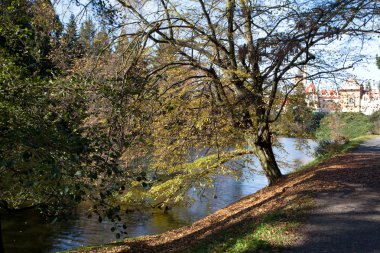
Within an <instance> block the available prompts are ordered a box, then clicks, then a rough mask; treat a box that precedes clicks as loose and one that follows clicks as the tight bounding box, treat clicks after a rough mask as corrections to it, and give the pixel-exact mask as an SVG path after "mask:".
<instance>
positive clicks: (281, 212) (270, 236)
mask: <svg viewBox="0 0 380 253" xmlns="http://www.w3.org/2000/svg"><path fill="white" fill-rule="evenodd" d="M371 138H374V136H362V137H358V138H355V139H352V140H351V141H349V142H348V143H345V144H343V145H341V146H339V147H337V148H335V149H334V150H332V152H330V153H328V154H325V155H323V156H321V157H318V158H317V159H316V160H315V161H313V162H311V163H309V164H307V165H305V166H303V167H302V170H298V171H297V172H295V173H292V174H290V175H287V176H286V178H285V179H284V180H283V181H281V182H280V183H278V184H276V185H274V186H271V187H266V188H264V189H262V190H260V191H258V192H257V193H255V194H252V195H249V196H247V197H245V198H243V199H241V200H239V201H237V202H236V203H234V204H232V205H230V206H227V207H225V208H223V209H221V210H219V211H217V212H215V213H213V214H211V215H210V216H207V217H205V218H204V219H201V220H200V221H197V222H195V223H193V224H191V225H189V226H186V227H183V228H180V229H177V230H173V231H168V232H166V233H163V234H161V235H156V236H145V237H139V238H131V239H127V240H125V241H124V242H119V243H114V244H108V245H105V246H100V247H91V248H81V249H78V250H74V251H71V252H256V251H258V252H278V251H280V250H281V249H282V248H286V247H287V245H289V244H290V242H292V241H294V240H295V239H296V237H297V233H296V232H297V231H298V229H299V227H300V225H301V224H302V221H303V219H304V218H305V217H306V215H307V213H308V211H309V210H310V209H311V208H312V207H313V194H315V193H316V192H318V191H325V190H328V189H334V188H335V187H337V185H336V184H334V183H333V182H331V180H328V179H329V178H330V174H328V173H331V169H330V168H329V167H330V165H331V164H333V163H335V164H339V163H340V162H341V161H342V160H347V159H346V158H343V159H342V158H341V157H335V158H334V156H338V155H342V154H343V153H345V152H347V151H350V150H352V149H354V148H356V147H357V146H358V145H359V144H360V143H362V142H364V141H366V140H369V139H371ZM327 159H331V160H328V161H327ZM332 167H334V166H332ZM335 167H337V166H335ZM328 171H330V172H328ZM322 172H323V173H322ZM327 172H328V173H327Z"/></svg>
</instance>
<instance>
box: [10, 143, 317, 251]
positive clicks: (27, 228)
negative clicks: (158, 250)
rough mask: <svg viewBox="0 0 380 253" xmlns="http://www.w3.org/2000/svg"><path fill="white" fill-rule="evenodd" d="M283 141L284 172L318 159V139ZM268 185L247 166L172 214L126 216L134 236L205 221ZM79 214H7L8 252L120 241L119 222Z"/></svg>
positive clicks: (83, 212)
mask: <svg viewBox="0 0 380 253" xmlns="http://www.w3.org/2000/svg"><path fill="white" fill-rule="evenodd" d="M280 142H281V144H282V146H283V149H284V150H286V152H285V153H284V152H280V149H276V151H275V153H276V157H277V160H278V161H287V164H282V163H281V165H280V166H281V170H282V171H283V173H289V172H290V171H291V168H294V167H296V166H299V165H302V164H304V163H307V162H309V161H311V160H312V159H313V156H312V150H314V149H315V147H316V143H315V142H314V141H311V140H308V141H306V142H307V144H308V145H309V147H310V149H309V150H307V149H305V148H304V147H301V148H300V149H297V147H298V145H299V144H300V142H302V141H300V140H298V139H292V138H283V139H281V140H280ZM303 142H304V141H303ZM256 164H257V162H256ZM266 185H267V180H266V178H265V176H263V175H260V174H253V173H252V172H251V171H250V170H249V168H246V169H244V170H243V173H242V175H241V177H240V180H238V181H236V180H235V179H234V178H233V177H226V176H218V177H217V179H216V183H215V188H214V189H211V190H208V191H206V192H205V194H204V196H203V197H200V198H198V199H197V200H196V201H195V203H194V204H192V205H191V206H189V207H177V208H173V209H172V210H170V211H169V212H167V213H163V212H162V211H161V210H147V211H144V212H133V213H128V214H124V217H122V219H123V220H125V221H127V225H128V228H127V232H128V236H129V237H135V236H140V235H153V234H159V233H162V232H165V231H168V230H171V229H175V228H178V227H181V226H184V225H187V224H189V223H192V222H194V221H196V220H199V219H201V218H203V217H205V216H207V215H208V214H210V213H213V212H215V211H216V210H219V209H220V208H222V207H224V206H226V205H228V204H231V203H233V202H235V201H237V200H239V199H240V198H242V197H244V196H247V195H249V194H252V193H254V192H256V191H257V190H259V189H261V188H263V187H265V186H266ZM74 213H75V214H74V217H73V218H72V219H69V220H67V221H65V222H56V223H55V224H46V223H44V220H42V218H41V217H40V216H38V214H36V213H34V212H32V211H30V212H28V213H23V214H19V215H17V216H12V217H3V235H4V242H5V247H6V249H5V252H6V253H21V252H22V253H24V252H57V251H62V250H67V249H72V248H76V247H79V246H83V245H97V244H104V243H108V242H111V241H114V240H115V234H114V233H111V232H110V229H111V227H113V226H114V224H113V223H111V222H110V221H107V220H105V221H103V222H102V223H98V222H97V219H96V218H95V217H94V218H92V219H88V218H87V214H86V207H85V206H82V207H79V208H77V209H76V210H75V212H74Z"/></svg>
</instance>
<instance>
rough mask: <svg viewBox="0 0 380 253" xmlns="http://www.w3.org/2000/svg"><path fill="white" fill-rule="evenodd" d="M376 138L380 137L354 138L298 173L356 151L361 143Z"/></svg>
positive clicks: (365, 136)
mask: <svg viewBox="0 0 380 253" xmlns="http://www.w3.org/2000/svg"><path fill="white" fill-rule="evenodd" d="M376 137H379V135H363V136H360V137H356V138H353V139H351V140H349V141H348V142H347V143H344V144H342V145H340V146H337V148H336V149H333V150H331V152H329V153H327V154H324V155H322V156H318V157H316V158H315V159H314V160H313V161H311V162H309V163H307V164H305V165H303V166H301V167H299V168H298V169H297V170H296V171H300V170H305V169H308V168H311V167H313V166H316V165H317V164H319V163H321V162H323V161H325V160H327V159H330V158H332V157H334V156H337V155H339V154H344V153H347V152H349V151H352V150H354V149H356V148H357V147H358V146H359V145H360V144H361V143H363V142H365V141H368V140H371V139H373V138H376Z"/></svg>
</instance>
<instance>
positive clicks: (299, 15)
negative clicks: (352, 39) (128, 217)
mask: <svg viewBox="0 0 380 253" xmlns="http://www.w3.org/2000/svg"><path fill="white" fill-rule="evenodd" d="M118 2H119V3H120V4H121V5H122V6H124V7H125V9H126V11H127V12H129V13H130V15H132V16H133V17H134V18H130V19H129V20H131V24H133V26H134V29H135V30H137V32H136V34H141V35H142V36H145V37H146V38H147V39H148V40H149V41H150V43H152V44H166V45H170V46H171V47H172V48H173V50H174V51H175V55H176V56H177V59H178V60H177V61H168V62H164V63H163V64H161V65H160V66H158V67H157V68H156V69H154V70H153V71H152V72H151V73H150V74H149V75H148V76H147V79H148V81H149V82H152V83H157V80H161V81H162V82H161V83H162V84H165V83H166V85H167V88H164V89H162V90H161V91H162V92H163V94H162V95H161V97H162V96H164V95H166V96H167V98H168V99H169V98H172V99H173V103H172V104H171V105H170V104H168V105H167V106H168V107H167V110H169V111H170V112H172V113H173V112H174V113H175V118H173V121H168V122H166V121H165V125H164V126H163V128H160V129H162V131H164V132H166V134H165V136H167V138H168V139H167V140H168V141H167V142H165V143H164V144H165V146H160V148H161V151H160V152H163V151H162V150H166V151H167V152H168V155H169V154H170V152H172V153H176V152H179V148H180V147H187V148H188V147H189V146H191V145H190V144H188V142H191V143H192V144H196V142H197V141H198V139H197V138H195V136H197V135H196V134H197V133H198V132H194V131H195V130H196V125H197V124H200V126H202V127H203V128H204V129H205V130H207V132H208V133H210V135H211V136H213V138H214V140H215V139H217V136H218V139H219V140H220V139H221V136H223V135H225V134H226V133H224V132H222V133H223V135H221V134H218V131H219V129H220V127H222V126H218V127H215V125H214V124H209V123H208V122H210V121H209V119H210V118H218V119H223V120H225V121H224V122H223V123H222V124H224V125H225V126H226V127H227V126H228V127H229V128H230V129H234V131H232V132H231V133H234V134H236V138H235V139H245V140H246V141H247V143H248V144H249V145H250V146H251V147H252V149H253V151H254V152H255V154H256V155H257V157H258V158H259V160H260V163H261V166H262V168H263V170H264V173H265V175H266V176H267V178H268V179H269V181H270V183H271V184H272V183H274V182H276V181H278V180H279V179H280V178H281V177H282V174H281V172H280V170H279V168H278V165H277V162H276V159H275V157H274V154H273V149H272V145H273V137H274V136H273V132H272V130H271V125H272V124H273V122H275V121H277V119H278V118H279V117H280V115H281V113H282V111H283V108H284V106H285V104H286V102H285V101H286V100H287V97H288V95H289V94H291V92H292V91H293V90H294V89H295V88H296V87H297V85H298V83H294V82H293V80H294V79H293V78H294V76H295V74H296V73H297V71H298V70H299V69H302V67H303V66H305V65H309V66H310V65H313V66H314V68H310V69H312V71H311V70H310V72H309V73H308V74H309V77H310V75H311V76H321V75H323V74H324V73H334V72H337V71H340V70H342V69H346V68H348V67H350V66H347V65H341V66H340V67H336V68H333V67H331V66H332V65H331V64H324V63H326V59H325V58H324V57H325V56H326V55H325V54H323V50H324V49H326V46H324V47H322V45H326V44H332V43H333V42H334V41H335V40H336V39H338V38H341V37H344V36H348V37H349V36H354V35H358V34H364V33H368V32H376V31H375V30H371V25H370V24H372V23H371V20H373V19H374V18H375V17H376V11H375V10H376V8H378V6H377V5H378V3H377V2H376V1H371V0H354V1H352V0H350V1H348V0H343V1H335V0H329V1H314V2H310V1H287V0H280V1H269V2H263V1H250V0H239V1H236V0H225V1H223V2H220V1H203V0H197V1H191V3H188V2H186V3H183V2H180V1H175V0H160V1H158V2H155V3H152V4H151V5H150V8H149V10H148V9H146V8H140V7H141V6H137V5H136V3H134V2H132V1H126V0H118ZM147 2H149V1H147ZM147 4H149V3H147ZM154 8H156V9H154ZM148 12H149V13H148ZM153 12H155V15H150V14H151V13H153ZM365 20H369V22H364V21H365ZM136 24H139V28H140V29H137V27H136ZM377 32H378V31H377ZM175 69H177V71H174V70H175ZM169 72H170V75H171V76H173V75H177V77H178V78H169V79H168V80H162V78H163V77H166V76H169V74H168V75H166V73H169ZM280 90H285V95H284V96H279V91H280ZM169 91H172V92H169ZM206 93H208V94H206ZM184 98H186V100H184ZM177 100H183V101H182V102H181V103H177ZM185 101H187V102H185ZM197 103H198V106H196V104H197ZM190 105H192V106H190ZM170 108H172V109H170ZM212 108H214V109H212ZM173 110H174V111H173ZM183 110H185V111H183ZM205 110H206V111H205ZM208 110H210V111H208ZM194 111H198V114H192V113H191V114H190V115H194V117H195V116H196V115H202V113H203V112H207V113H206V114H204V117H198V118H195V119H197V120H201V122H194V124H193V126H192V125H191V124H190V123H191V122H188V114H189V113H190V112H194ZM207 115H208V116H207ZM222 117H223V118H222ZM186 122H187V123H188V124H189V125H188V127H184V126H186V124H187V123H186ZM211 122H212V121H211ZM214 122H215V123H218V122H217V121H216V120H215V121H214ZM173 123H177V125H176V126H177V127H171V126H173ZM226 127H223V129H227V128H226ZM177 131H180V133H179V134H175V133H176V132H177ZM157 137H158V136H157ZM180 137H181V138H180ZM157 140H162V138H161V137H159V138H158V139H157ZM227 143H228V142H225V143H223V142H222V143H221V144H227ZM209 144H214V145H217V142H215V143H209ZM229 145H230V144H229ZM196 146H199V145H196ZM163 147H165V148H163ZM212 148H213V149H212V150H219V151H220V150H226V149H228V146H212ZM247 152H248V151H246V152H236V154H235V156H239V155H242V154H246V153H247ZM229 154H230V156H229V157H231V156H232V157H233V156H234V154H233V152H232V153H231V152H230V153H229ZM158 156H160V155H158ZM161 157H162V158H163V159H160V158H159V157H158V158H157V159H158V160H160V161H161V162H162V163H163V164H164V163H165V161H167V160H165V157H167V156H162V154H161ZM186 160H187V157H186V156H182V159H181V160H177V162H176V164H179V163H180V161H182V162H186ZM214 161H215V163H214V165H215V167H221V166H217V165H222V164H223V163H221V161H223V159H222V160H219V161H218V159H216V160H214ZM171 165H173V164H171ZM203 165H205V164H202V165H199V166H203ZM163 167H165V166H164V165H163ZM209 167H210V166H209ZM198 169H200V168H198Z"/></svg>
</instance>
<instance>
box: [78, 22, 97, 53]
mask: <svg viewBox="0 0 380 253" xmlns="http://www.w3.org/2000/svg"><path fill="white" fill-rule="evenodd" d="M95 33H96V31H95V24H94V22H93V21H92V20H91V19H87V20H86V21H84V22H83V23H82V26H81V28H80V32H79V42H80V43H81V45H82V47H83V50H84V53H85V54H90V53H91V52H92V46H93V43H94V37H95Z"/></svg>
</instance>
